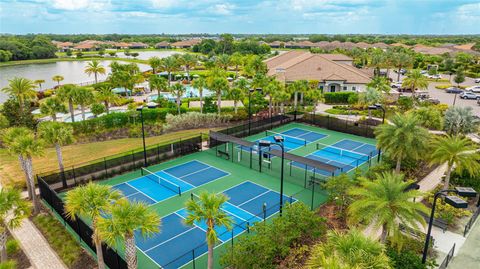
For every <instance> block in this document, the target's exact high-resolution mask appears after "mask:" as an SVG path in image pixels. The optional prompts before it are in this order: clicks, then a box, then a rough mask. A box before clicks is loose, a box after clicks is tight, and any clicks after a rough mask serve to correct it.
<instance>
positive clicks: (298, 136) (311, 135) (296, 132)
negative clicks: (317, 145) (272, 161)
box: [242, 127, 327, 151]
mask: <svg viewBox="0 0 480 269" xmlns="http://www.w3.org/2000/svg"><path fill="white" fill-rule="evenodd" d="M275 136H281V137H283V140H284V141H283V146H284V148H285V151H291V150H295V149H298V148H300V147H303V146H306V145H308V144H309V143H312V142H315V141H317V140H320V139H322V138H325V137H327V135H326V134H322V133H318V132H314V131H310V130H305V129H302V128H298V127H295V128H292V129H289V130H286V131H283V132H274V131H270V130H269V131H265V137H263V138H261V139H257V140H256V141H255V142H258V141H260V140H267V141H270V142H275V139H274V137H275ZM271 147H272V148H278V146H277V145H272V146H271ZM242 150H246V151H249V150H250V149H249V148H248V149H247V148H244V147H243V146H242Z"/></svg>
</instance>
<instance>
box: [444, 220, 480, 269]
mask: <svg viewBox="0 0 480 269" xmlns="http://www.w3.org/2000/svg"><path fill="white" fill-rule="evenodd" d="M479 223H480V221H478V219H477V221H476V222H475V224H474V225H473V228H472V229H471V230H470V233H469V234H468V236H467V239H466V240H465V243H464V244H463V247H461V248H457V249H458V254H457V255H456V257H455V258H453V261H452V262H451V263H450V265H449V266H448V268H451V269H467V268H479V266H478V265H479V264H480V256H479V255H478V253H479V252H478V248H479V242H480V224H479Z"/></svg>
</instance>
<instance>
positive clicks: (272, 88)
mask: <svg viewBox="0 0 480 269" xmlns="http://www.w3.org/2000/svg"><path fill="white" fill-rule="evenodd" d="M279 91H283V84H282V83H280V81H278V80H276V79H274V80H272V81H270V82H269V83H268V84H267V86H266V87H265V88H263V93H264V94H265V95H267V96H268V116H269V117H272V109H273V96H274V94H275V93H276V92H279Z"/></svg>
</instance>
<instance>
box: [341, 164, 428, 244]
mask: <svg viewBox="0 0 480 269" xmlns="http://www.w3.org/2000/svg"><path fill="white" fill-rule="evenodd" d="M403 179H404V176H403V175H402V174H397V173H393V172H384V173H382V174H376V178H375V180H373V181H370V180H369V179H366V178H363V179H361V180H360V186H358V187H353V188H352V189H350V190H349V194H350V195H352V196H353V197H355V199H354V201H353V202H352V203H351V204H350V206H349V207H348V216H349V220H350V221H351V223H360V224H364V225H370V224H372V225H373V227H374V228H376V229H379V228H382V234H381V236H380V241H381V242H382V243H385V242H386V240H387V237H388V236H389V235H390V236H394V237H395V236H397V235H399V232H400V231H399V225H398V224H399V223H400V224H403V225H405V226H408V227H417V226H418V225H419V224H422V225H424V224H425V219H424V218H423V217H422V215H421V214H420V213H427V211H428V210H427V208H426V206H425V205H424V204H422V203H415V202H414V201H413V200H414V198H416V197H418V196H419V195H420V192H419V191H417V190H408V187H409V186H410V182H406V181H404V180H403Z"/></svg>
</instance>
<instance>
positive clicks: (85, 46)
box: [73, 42, 97, 51]
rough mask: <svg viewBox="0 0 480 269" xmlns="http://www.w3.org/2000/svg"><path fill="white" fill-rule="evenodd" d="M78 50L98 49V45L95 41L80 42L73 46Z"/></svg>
mask: <svg viewBox="0 0 480 269" xmlns="http://www.w3.org/2000/svg"><path fill="white" fill-rule="evenodd" d="M73 49H74V50H77V51H94V50H97V45H96V44H95V43H88V42H87V43H80V44H78V45H76V46H75V47H73Z"/></svg>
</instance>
